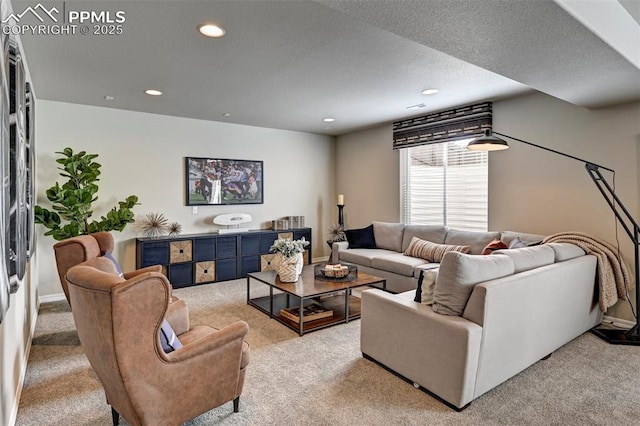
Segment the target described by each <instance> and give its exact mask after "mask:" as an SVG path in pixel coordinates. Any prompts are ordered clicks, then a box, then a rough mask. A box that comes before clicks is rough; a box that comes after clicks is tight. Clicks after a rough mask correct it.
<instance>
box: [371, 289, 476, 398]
mask: <svg viewBox="0 0 640 426" xmlns="http://www.w3.org/2000/svg"><path fill="white" fill-rule="evenodd" d="M360 322H361V333H360V348H361V350H362V352H363V354H366V355H368V356H370V357H371V358H373V359H375V360H376V361H378V362H380V363H381V364H383V365H385V366H386V367H388V368H390V369H392V370H393V371H395V372H397V373H399V374H400V375H402V376H404V377H406V378H408V379H410V380H412V381H413V382H416V383H418V384H420V385H421V386H423V387H425V388H426V389H428V390H429V391H430V392H433V393H435V394H436V395H438V396H439V397H440V398H442V399H444V400H445V401H447V402H449V403H450V404H453V405H455V406H456V407H459V408H461V407H463V406H465V405H466V404H468V403H469V402H470V401H471V400H472V399H473V395H474V386H475V378H476V371H477V368H478V358H479V354H480V343H481V337H482V327H480V326H479V325H478V324H475V323H473V322H472V321H469V320H466V319H464V318H462V317H457V316H447V315H441V314H438V313H435V312H433V310H432V309H431V307H430V306H426V305H422V304H420V303H416V302H414V301H413V300H409V299H407V298H403V297H399V296H398V295H393V294H389V293H386V292H384V291H381V290H377V289H376V290H366V291H364V292H363V293H362V317H361V321H360Z"/></svg>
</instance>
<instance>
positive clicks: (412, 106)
mask: <svg viewBox="0 0 640 426" xmlns="http://www.w3.org/2000/svg"><path fill="white" fill-rule="evenodd" d="M426 106H427V105H425V104H418V105H411V106H408V107H407V109H420V108H424V107H426Z"/></svg>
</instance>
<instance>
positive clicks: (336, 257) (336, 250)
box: [331, 241, 349, 263]
mask: <svg viewBox="0 0 640 426" xmlns="http://www.w3.org/2000/svg"><path fill="white" fill-rule="evenodd" d="M348 248H349V242H347V241H336V242H334V243H333V244H332V245H331V260H332V261H333V262H334V263H337V262H339V261H340V251H342V250H346V249H348Z"/></svg>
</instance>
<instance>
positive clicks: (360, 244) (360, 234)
mask: <svg viewBox="0 0 640 426" xmlns="http://www.w3.org/2000/svg"><path fill="white" fill-rule="evenodd" d="M344 235H345V236H346V237H347V241H348V242H349V248H354V249H357V248H362V249H374V248H376V239H375V236H374V233H373V225H369V226H367V227H366V228H361V229H347V230H346V231H344Z"/></svg>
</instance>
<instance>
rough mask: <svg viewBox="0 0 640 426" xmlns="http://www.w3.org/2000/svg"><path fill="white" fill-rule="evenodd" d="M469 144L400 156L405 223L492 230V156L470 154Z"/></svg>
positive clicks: (447, 144)
mask: <svg viewBox="0 0 640 426" xmlns="http://www.w3.org/2000/svg"><path fill="white" fill-rule="evenodd" d="M468 141H469V140H459V141H454V142H445V143H440V144H430V145H420V146H415V147H411V148H405V149H402V150H401V151H400V161H401V164H400V174H401V177H400V194H401V195H400V198H401V200H400V202H401V215H402V221H403V222H404V223H411V224H420V225H446V226H449V227H450V228H455V229H461V230H469V231H486V230H487V226H488V225H487V223H488V219H487V210H488V192H489V191H488V153H487V152H481V151H468V150H467V149H466V145H467V143H468Z"/></svg>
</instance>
